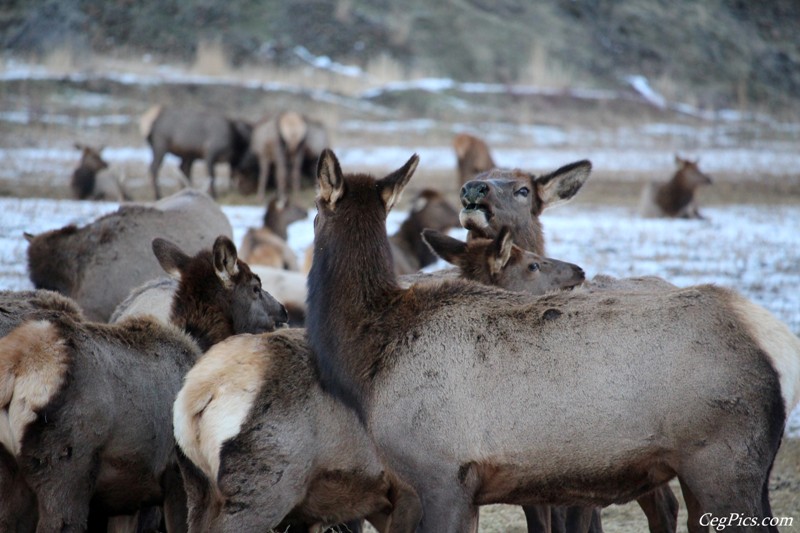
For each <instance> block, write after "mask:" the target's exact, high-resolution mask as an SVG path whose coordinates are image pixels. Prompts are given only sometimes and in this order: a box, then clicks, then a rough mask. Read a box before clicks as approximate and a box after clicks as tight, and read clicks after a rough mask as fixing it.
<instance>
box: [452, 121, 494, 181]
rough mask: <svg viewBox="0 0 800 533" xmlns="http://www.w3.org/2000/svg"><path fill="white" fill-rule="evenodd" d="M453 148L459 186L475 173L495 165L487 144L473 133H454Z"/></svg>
mask: <svg viewBox="0 0 800 533" xmlns="http://www.w3.org/2000/svg"><path fill="white" fill-rule="evenodd" d="M453 149H454V150H455V152H456V161H457V165H458V184H459V186H461V185H464V184H465V183H466V182H468V181H469V180H471V179H473V178H474V177H475V175H476V174H480V173H481V172H486V171H487V170H491V169H493V168H495V167H496V166H497V165H495V163H494V159H492V155H491V153H490V152H489V146H488V145H487V144H486V143H485V142H484V141H483V140H482V139H479V138H478V137H475V136H474V135H469V134H467V133H460V134H458V135H456V136H455V138H454V139H453Z"/></svg>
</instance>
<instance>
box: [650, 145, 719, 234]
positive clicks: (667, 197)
mask: <svg viewBox="0 0 800 533" xmlns="http://www.w3.org/2000/svg"><path fill="white" fill-rule="evenodd" d="M698 162H699V161H690V160H688V159H681V158H680V157H678V156H677V155H676V156H675V164H676V165H677V166H678V169H677V170H676V171H675V174H673V175H672V178H671V179H670V180H669V181H668V182H666V183H656V182H650V183H648V184H647V185H646V186H645V187H644V189H643V190H642V196H641V199H640V202H639V213H640V214H641V216H643V217H672V218H699V219H702V218H704V217H703V216H702V215H701V214H700V211H699V210H698V208H697V203H696V202H695V193H696V191H697V188H698V187H701V186H703V185H710V184H711V177H710V176H708V174H705V173H704V172H702V171H701V170H700V168H699V167H698Z"/></svg>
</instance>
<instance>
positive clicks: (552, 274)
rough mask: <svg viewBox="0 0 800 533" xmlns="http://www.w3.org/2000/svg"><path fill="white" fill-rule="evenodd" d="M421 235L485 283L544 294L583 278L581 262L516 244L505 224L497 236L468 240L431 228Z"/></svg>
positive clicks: (463, 272) (441, 254)
mask: <svg viewBox="0 0 800 533" xmlns="http://www.w3.org/2000/svg"><path fill="white" fill-rule="evenodd" d="M422 236H423V238H424V239H425V242H426V243H427V244H428V245H429V246H430V247H431V249H432V250H433V251H434V252H435V253H436V255H438V256H439V257H441V258H442V259H444V260H445V261H447V262H448V263H451V264H453V265H455V266H457V267H458V268H459V270H460V272H461V277H462V278H463V279H469V280H472V281H477V282H478V283H482V284H484V285H494V286H495V287H502V288H504V289H506V290H509V291H517V292H527V293H529V294H544V293H546V292H548V291H552V290H558V289H570V288H572V287H576V286H578V285H580V284H581V283H583V280H584V273H583V270H582V269H581V268H580V267H579V266H578V265H573V264H572V263H565V262H563V261H558V260H556V259H550V258H549V257H542V256H541V255H537V254H535V253H533V252H529V251H527V250H523V249H522V248H520V247H519V246H515V245H514V242H513V240H512V239H511V233H510V231H509V230H508V228H503V229H502V230H501V231H500V234H499V235H498V236H497V238H495V239H481V238H478V239H472V240H471V241H469V242H462V241H459V240H458V239H454V238H452V237H449V236H447V235H444V234H442V233H439V232H438V231H434V230H430V229H426V230H424V231H423V232H422Z"/></svg>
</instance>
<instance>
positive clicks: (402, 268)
mask: <svg viewBox="0 0 800 533" xmlns="http://www.w3.org/2000/svg"><path fill="white" fill-rule="evenodd" d="M457 226H458V211H456V210H455V209H454V208H453V206H451V205H450V203H449V202H448V201H447V199H446V198H445V197H444V195H443V194H442V193H440V192H439V191H436V190H434V189H423V190H422V191H420V192H419V193H418V194H417V196H416V197H415V198H414V199H413V200H412V202H411V205H410V209H409V212H408V216H407V217H406V219H405V220H404V221H403V222H402V223H401V224H400V228H398V230H397V232H396V233H394V234H393V235H392V236H391V237H389V245H390V246H391V247H392V257H393V258H394V271H395V272H396V273H397V275H398V276H399V275H403V274H412V273H414V272H417V271H418V270H419V269H421V268H424V267H426V266H428V265H431V264H433V263H435V262H436V255H435V254H434V253H433V252H431V249H430V248H429V247H428V246H427V245H426V244H425V242H424V241H423V240H422V230H423V229H425V228H430V229H433V230H436V231H447V230H448V229H450V228H454V227H457Z"/></svg>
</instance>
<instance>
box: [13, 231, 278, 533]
mask: <svg viewBox="0 0 800 533" xmlns="http://www.w3.org/2000/svg"><path fill="white" fill-rule="evenodd" d="M153 252H154V253H155V255H156V256H157V257H158V259H159V262H160V263H161V265H162V267H163V268H164V270H165V271H167V272H168V273H169V274H170V275H172V276H174V277H176V278H178V280H179V288H178V291H177V293H176V294H175V298H174V300H173V303H172V323H173V324H174V326H167V325H163V324H161V323H159V322H157V321H155V320H153V319H150V318H146V317H145V318H142V317H139V318H130V319H128V320H124V321H122V322H120V323H119V324H114V325H107V324H99V323H90V322H83V321H76V320H75V319H74V318H73V317H72V316H71V315H69V314H68V313H60V314H56V313H54V314H52V315H51V316H49V317H47V318H41V319H36V320H30V321H27V322H25V323H23V324H22V325H20V326H19V327H17V328H16V329H14V330H13V331H11V333H9V334H8V335H6V336H5V337H3V338H2V339H0V419H2V420H4V421H5V431H3V432H0V437H2V439H0V440H2V442H1V443H2V445H3V447H4V448H5V450H6V452H8V453H9V454H10V455H11V457H13V459H14V461H15V463H16V465H17V467H18V468H19V472H20V475H21V477H22V478H23V479H24V480H25V482H26V483H27V485H28V486H29V487H30V488H31V489H32V491H33V492H34V493H35V496H36V501H37V505H38V526H37V531H78V530H83V529H85V528H86V521H87V517H88V513H89V502H90V500H91V501H92V503H93V505H98V506H99V507H101V508H103V509H104V510H105V511H107V512H108V513H109V514H128V513H131V512H134V511H136V510H137V509H138V508H139V507H140V506H142V505H150V504H154V503H158V502H160V501H161V500H162V499H163V498H165V497H166V494H165V491H166V490H167V489H166V487H165V483H166V482H167V481H166V480H167V478H169V476H170V474H171V473H172V472H174V471H175V468H176V466H175V463H174V461H175V457H174V445H175V444H174V438H173V435H172V411H171V409H172V404H173V402H174V400H175V396H176V394H177V392H178V390H179V389H180V387H181V384H182V381H183V377H184V375H185V374H186V372H188V371H189V369H190V368H191V366H192V365H193V364H194V362H195V361H196V359H197V358H198V357H199V356H200V354H201V353H202V351H203V350H206V349H208V348H209V347H210V346H211V345H213V344H215V343H216V342H219V341H221V340H223V339H224V338H226V337H228V336H230V335H233V334H238V333H248V332H250V333H257V332H265V331H271V330H272V329H274V328H275V327H276V326H279V325H280V324H281V323H284V322H285V321H286V311H285V310H284V309H283V307H282V306H281V305H280V304H279V303H278V302H276V301H275V300H274V298H272V297H271V296H270V295H269V294H267V293H265V292H264V291H262V290H261V285H260V283H259V280H258V278H257V277H256V276H254V275H253V274H252V273H251V272H250V269H249V268H248V267H247V265H246V264H245V263H243V262H241V261H240V260H238V259H237V256H236V247H235V246H234V245H233V243H232V242H231V241H230V239H228V238H227V237H224V236H220V237H219V238H218V239H217V241H216V242H215V243H214V247H213V250H205V251H201V252H200V253H198V254H197V255H196V256H194V257H189V256H188V255H186V254H184V253H183V252H182V251H181V250H180V249H179V248H178V247H177V246H175V245H174V244H172V243H169V242H168V241H164V240H162V239H156V240H154V241H153ZM6 505H7V502H5V501H0V508H4V507H5V506H6ZM7 511H8V510H7V509H3V512H0V515H3V514H6V512H7ZM12 512H13V510H12ZM167 515H168V516H169V510H167Z"/></svg>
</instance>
